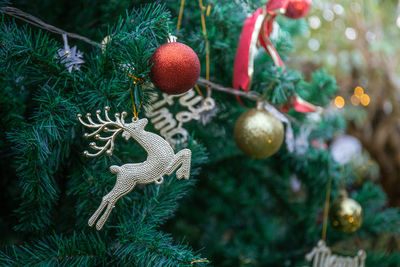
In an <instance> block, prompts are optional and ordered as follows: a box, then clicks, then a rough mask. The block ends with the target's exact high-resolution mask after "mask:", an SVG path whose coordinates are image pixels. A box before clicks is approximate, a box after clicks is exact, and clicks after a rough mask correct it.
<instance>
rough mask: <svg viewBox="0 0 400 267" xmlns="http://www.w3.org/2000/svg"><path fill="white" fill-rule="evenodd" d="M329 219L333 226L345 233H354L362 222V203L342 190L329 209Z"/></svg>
mask: <svg viewBox="0 0 400 267" xmlns="http://www.w3.org/2000/svg"><path fill="white" fill-rule="evenodd" d="M329 220H330V222H331V225H332V226H333V228H335V229H337V230H339V231H341V232H343V233H348V234H349V233H353V232H355V231H357V230H358V228H360V226H361V224H362V207H361V205H360V204H359V203H358V202H357V201H355V200H354V199H351V198H349V197H348V196H347V192H346V191H344V190H342V191H341V192H340V193H339V199H337V200H335V201H334V202H333V203H332V206H331V208H330V210H329Z"/></svg>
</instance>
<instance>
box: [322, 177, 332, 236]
mask: <svg viewBox="0 0 400 267" xmlns="http://www.w3.org/2000/svg"><path fill="white" fill-rule="evenodd" d="M331 185H332V176H329V180H328V184H327V185H326V196H325V204H324V218H323V223H324V224H323V226H322V237H321V238H322V240H323V241H326V228H327V227H328V213H329V200H330V197H331Z"/></svg>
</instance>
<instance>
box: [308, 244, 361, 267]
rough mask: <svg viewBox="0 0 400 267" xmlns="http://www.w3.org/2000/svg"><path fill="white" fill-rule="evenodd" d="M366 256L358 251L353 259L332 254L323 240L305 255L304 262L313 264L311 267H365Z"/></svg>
mask: <svg viewBox="0 0 400 267" xmlns="http://www.w3.org/2000/svg"><path fill="white" fill-rule="evenodd" d="M366 258H367V254H366V253H365V251H364V250H359V251H358V253H357V255H356V256H354V257H344V256H339V255H335V254H332V251H331V249H330V248H329V247H327V246H326V244H325V242H324V241H323V240H320V241H318V244H317V246H316V247H314V248H313V249H312V251H311V252H310V253H308V254H307V255H306V260H307V261H309V262H311V261H312V263H313V265H312V266H313V267H328V266H329V267H342V266H343V267H365V259H366Z"/></svg>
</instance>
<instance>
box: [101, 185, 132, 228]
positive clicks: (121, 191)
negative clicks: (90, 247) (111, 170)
mask: <svg viewBox="0 0 400 267" xmlns="http://www.w3.org/2000/svg"><path fill="white" fill-rule="evenodd" d="M135 186H136V183H132V184H123V183H118V179H117V184H116V185H115V186H114V188H113V189H112V190H111V191H110V193H108V194H107V196H105V197H104V198H105V199H106V200H105V202H106V203H107V204H108V206H107V209H106V211H105V212H104V214H103V215H102V216H101V217H100V219H99V220H98V221H97V223H96V229H97V230H101V228H103V226H104V224H105V223H106V221H107V219H108V217H109V216H110V214H111V211H112V209H113V208H115V204H116V203H117V201H118V199H120V198H121V197H123V196H125V195H126V194H128V193H129V192H131V191H132V190H133V188H135Z"/></svg>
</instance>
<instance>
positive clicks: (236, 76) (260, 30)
mask: <svg viewBox="0 0 400 267" xmlns="http://www.w3.org/2000/svg"><path fill="white" fill-rule="evenodd" d="M290 1H291V0H270V1H268V3H267V5H266V7H262V8H258V9H257V10H256V11H255V12H254V13H253V14H252V15H251V16H250V17H248V18H247V19H246V20H245V22H244V24H243V28H242V32H241V34H240V40H239V46H238V49H237V51H236V57H235V62H234V65H233V88H235V89H237V90H243V91H248V90H249V89H250V85H251V79H252V75H253V72H254V70H253V69H254V66H253V60H254V53H255V49H256V45H257V42H258V43H259V44H260V45H261V46H262V47H264V49H265V50H266V51H267V53H268V54H269V55H270V56H271V57H272V59H273V61H274V62H275V65H276V66H278V67H285V64H284V62H283V61H282V59H281V57H280V56H279V53H278V51H277V50H276V49H275V47H274V46H273V44H272V43H271V40H270V39H269V36H270V35H271V33H272V31H273V24H274V21H275V18H276V17H277V16H278V15H279V14H280V13H282V14H284V13H285V12H286V9H287V7H288V4H289V3H290ZM261 20H262V21H261ZM260 23H262V24H261V25H260ZM238 100H239V103H240V104H242V102H241V100H240V98H239V97H238ZM290 107H293V108H294V109H295V110H296V111H297V112H302V113H307V112H314V111H316V110H317V109H318V108H317V107H315V106H314V105H312V104H310V103H308V102H306V101H305V100H303V99H301V98H299V97H298V96H293V99H292V100H291V101H290ZM282 108H283V110H286V111H288V107H282Z"/></svg>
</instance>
